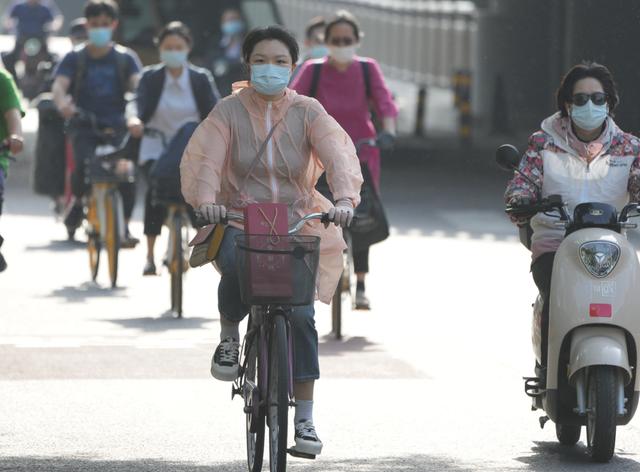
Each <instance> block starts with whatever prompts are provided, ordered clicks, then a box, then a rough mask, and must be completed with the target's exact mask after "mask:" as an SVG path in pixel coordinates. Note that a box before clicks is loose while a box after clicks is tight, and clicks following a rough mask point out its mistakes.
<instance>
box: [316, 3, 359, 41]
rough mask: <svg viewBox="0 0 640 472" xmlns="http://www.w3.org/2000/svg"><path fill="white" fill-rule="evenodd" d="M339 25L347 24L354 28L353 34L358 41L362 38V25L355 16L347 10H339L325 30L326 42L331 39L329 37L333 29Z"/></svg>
mask: <svg viewBox="0 0 640 472" xmlns="http://www.w3.org/2000/svg"><path fill="white" fill-rule="evenodd" d="M339 24H347V25H349V26H351V27H352V28H353V34H354V35H355V36H356V38H357V39H358V41H360V38H362V36H363V35H362V30H361V29H360V24H359V23H358V20H356V17H355V16H353V15H352V14H351V13H350V12H348V11H347V10H338V11H337V12H336V14H335V15H334V16H333V18H331V20H329V22H328V23H327V26H326V27H325V29H324V40H325V41H327V40H328V39H329V35H330V34H331V28H333V27H334V26H337V25H339Z"/></svg>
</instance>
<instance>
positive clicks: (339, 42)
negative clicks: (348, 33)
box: [329, 38, 355, 46]
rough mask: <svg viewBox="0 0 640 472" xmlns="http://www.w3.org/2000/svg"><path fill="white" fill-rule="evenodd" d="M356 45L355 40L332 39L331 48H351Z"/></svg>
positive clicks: (330, 41)
mask: <svg viewBox="0 0 640 472" xmlns="http://www.w3.org/2000/svg"><path fill="white" fill-rule="evenodd" d="M354 43H355V40H354V39H353V38H331V39H330V40H329V44H330V45H331V46H351V45H353V44H354Z"/></svg>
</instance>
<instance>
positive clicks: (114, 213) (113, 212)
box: [105, 190, 122, 288]
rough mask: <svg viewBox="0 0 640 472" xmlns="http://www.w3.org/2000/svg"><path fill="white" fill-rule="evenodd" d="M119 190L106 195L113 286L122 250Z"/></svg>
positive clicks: (109, 255)
mask: <svg viewBox="0 0 640 472" xmlns="http://www.w3.org/2000/svg"><path fill="white" fill-rule="evenodd" d="M119 196H120V195H119V194H118V193H117V190H113V191H111V192H109V193H107V195H106V197H105V213H106V228H105V229H106V231H105V246H106V249H107V258H108V260H109V278H110V279H111V288H115V287H116V284H117V282H118V253H119V251H120V228H119V224H120V217H119V212H121V211H122V206H121V201H120V198H119Z"/></svg>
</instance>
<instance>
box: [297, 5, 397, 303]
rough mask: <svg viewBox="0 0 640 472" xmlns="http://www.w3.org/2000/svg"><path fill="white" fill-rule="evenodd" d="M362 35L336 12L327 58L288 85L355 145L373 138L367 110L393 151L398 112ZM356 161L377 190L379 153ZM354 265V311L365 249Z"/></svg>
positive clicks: (367, 151) (365, 151)
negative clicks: (361, 51)
mask: <svg viewBox="0 0 640 472" xmlns="http://www.w3.org/2000/svg"><path fill="white" fill-rule="evenodd" d="M361 37H362V32H361V29H360V25H359V24H358V22H357V21H356V19H355V18H354V17H353V15H351V14H350V13H349V12H346V11H339V12H337V13H336V15H335V17H334V18H332V19H331V20H329V21H328V23H327V25H326V27H325V33H324V40H325V43H326V44H327V46H328V48H329V56H328V57H326V58H322V59H318V60H312V61H307V62H306V63H305V64H303V65H302V67H301V70H300V72H299V73H298V74H297V75H296V77H295V78H294V80H293V81H292V83H291V88H292V89H293V90H295V91H297V92H298V93H301V94H303V95H308V96H313V97H314V98H317V99H318V101H319V102H320V103H321V104H322V105H323V106H324V108H325V109H326V110H327V112H328V113H329V114H330V115H331V116H333V117H334V118H335V119H336V120H337V121H338V123H340V125H341V126H342V127H343V128H344V129H345V130H346V131H347V133H349V136H351V139H353V141H354V142H358V141H361V140H363V139H367V138H375V137H376V129H375V126H374V124H373V121H372V119H371V108H370V105H373V108H374V110H375V112H376V115H377V117H378V118H379V119H380V121H381V122H382V132H381V133H380V135H379V136H378V142H379V145H380V147H381V148H383V149H390V148H392V147H393V143H394V141H395V135H396V118H397V116H398V109H397V107H396V105H395V103H394V102H393V99H392V97H391V92H390V91H389V89H388V87H387V85H386V84H385V81H384V78H383V76H382V71H381V70H380V66H379V65H378V63H377V62H376V61H375V60H374V59H371V58H367V57H359V56H357V55H356V51H357V49H358V47H359V46H360V39H361ZM358 155H359V158H360V162H361V163H363V164H364V165H366V166H367V167H368V169H369V172H370V173H371V178H372V180H373V184H374V186H375V187H376V190H379V187H380V152H379V150H378V149H376V148H373V147H370V146H364V147H362V149H360V150H359V153H358ZM353 263H354V268H355V272H356V274H357V278H358V282H357V284H358V285H357V290H356V308H359V309H369V307H370V303H369V299H368V297H367V295H366V293H365V277H366V274H367V273H368V272H369V247H368V246H366V247H358V245H357V244H354V248H353Z"/></svg>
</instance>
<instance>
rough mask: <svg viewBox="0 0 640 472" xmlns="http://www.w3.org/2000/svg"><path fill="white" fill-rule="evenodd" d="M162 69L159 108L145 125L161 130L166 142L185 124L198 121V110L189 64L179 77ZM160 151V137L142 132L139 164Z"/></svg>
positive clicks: (161, 145)
mask: <svg viewBox="0 0 640 472" xmlns="http://www.w3.org/2000/svg"><path fill="white" fill-rule="evenodd" d="M165 73H166V79H165V81H164V87H163V89H162V95H161V96H160V101H159V103H158V108H157V109H156V111H155V113H154V114H153V116H152V117H151V120H149V122H148V123H146V124H145V126H146V127H148V128H155V129H157V130H159V131H161V132H162V133H164V135H165V137H166V140H167V144H169V142H170V141H171V140H172V139H173V138H174V136H175V135H176V134H177V133H178V131H179V130H180V128H182V127H183V126H184V125H186V124H187V123H190V122H199V121H200V112H199V110H198V105H197V104H196V99H195V96H194V95H193V89H192V87H191V80H190V74H189V68H188V67H183V69H182V74H180V76H179V77H178V78H174V77H173V76H172V75H171V74H170V73H169V70H168V69H167V70H166V72H165ZM163 152H164V146H163V144H162V139H161V138H159V137H155V136H147V135H145V136H144V137H143V138H142V142H141V143H140V161H139V163H140V165H143V164H144V163H145V162H148V161H150V160H155V159H158V158H159V157H160V155H161V154H162V153H163Z"/></svg>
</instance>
